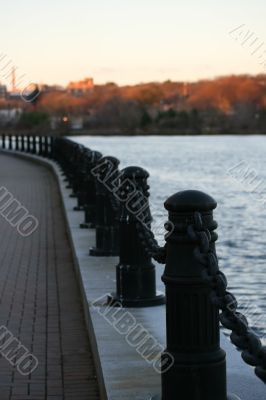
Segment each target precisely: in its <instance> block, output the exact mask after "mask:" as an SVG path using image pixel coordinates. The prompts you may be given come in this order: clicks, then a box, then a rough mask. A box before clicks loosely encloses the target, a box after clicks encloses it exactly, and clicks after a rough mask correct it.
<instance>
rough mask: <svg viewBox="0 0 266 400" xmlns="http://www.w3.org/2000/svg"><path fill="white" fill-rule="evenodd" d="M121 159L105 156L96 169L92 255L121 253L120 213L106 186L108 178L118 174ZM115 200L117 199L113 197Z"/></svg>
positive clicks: (114, 177) (113, 177) (113, 178)
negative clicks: (94, 236) (94, 239)
mask: <svg viewBox="0 0 266 400" xmlns="http://www.w3.org/2000/svg"><path fill="white" fill-rule="evenodd" d="M118 165H119V160H118V159H117V158H115V157H109V156H106V157H103V158H101V159H100V160H99V162H98V166H97V165H96V169H95V174H94V178H95V185H96V220H95V228H96V246H95V247H93V248H91V249H90V255H92V256H116V255H118V254H119V234H118V232H119V229H118V216H119V215H118V214H117V212H116V209H115V205H114V203H113V201H112V197H113V193H112V192H111V191H110V190H109V188H107V187H106V183H107V180H108V179H110V178H111V179H112V180H115V179H116V177H117V176H118ZM113 200H115V199H113Z"/></svg>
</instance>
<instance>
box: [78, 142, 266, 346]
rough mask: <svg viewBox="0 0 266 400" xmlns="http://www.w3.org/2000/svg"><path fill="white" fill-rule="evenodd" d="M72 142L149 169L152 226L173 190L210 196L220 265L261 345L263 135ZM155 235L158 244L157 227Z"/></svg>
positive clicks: (265, 231)
mask: <svg viewBox="0 0 266 400" xmlns="http://www.w3.org/2000/svg"><path fill="white" fill-rule="evenodd" d="M72 139H73V140H75V141H76V142H78V143H82V144H84V145H86V146H88V147H89V148H91V149H93V150H99V151H101V152H102V153H103V154H104V155H112V156H115V157H117V158H119V160H120V161H121V168H123V167H125V166H129V165H138V166H141V167H143V168H145V169H147V170H148V171H149V173H150V179H149V183H150V187H151V189H150V192H151V205H152V206H151V208H152V213H153V216H154V220H155V225H156V227H157V226H158V222H159V224H162V225H163V221H166V220H167V213H166V212H165V210H164V207H163V203H164V201H165V200H166V199H167V197H168V196H170V195H172V194H174V193H175V192H177V191H180V190H186V189H198V190H202V191H204V192H206V193H208V194H210V195H211V196H212V197H214V198H215V200H216V201H217V202H218V207H217V209H216V210H215V219H216V220H217V222H218V234H219V239H218V242H217V254H218V257H219V262H220V268H221V269H222V270H223V271H224V272H225V274H226V275H227V277H228V282H229V290H231V291H232V292H233V293H234V294H235V295H236V296H237V298H238V301H239V306H240V309H242V311H244V313H245V314H246V315H247V316H248V319H249V320H250V323H251V325H252V326H253V327H254V328H255V329H256V331H257V332H258V333H259V335H260V336H261V337H262V338H263V341H264V343H266V316H265V311H266V292H265V283H266V274H265V273H266V137H263V136H215V137H214V136H212V137H210V136H178V137H177V136H149V137H145V136H131V137H101V136H97V137H95V136H92V137H91V136H90V137H89V136H82V137H73V138H72ZM156 232H157V228H156ZM157 239H158V241H159V242H162V233H160V231H158V232H157Z"/></svg>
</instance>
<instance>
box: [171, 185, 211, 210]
mask: <svg viewBox="0 0 266 400" xmlns="http://www.w3.org/2000/svg"><path fill="white" fill-rule="evenodd" d="M164 207H165V208H166V210H168V211H171V212H193V211H211V210H214V209H215V208H216V207H217V203H216V201H215V200H214V199H213V198H212V197H211V196H209V195H208V194H206V193H204V192H201V191H199V190H184V191H182V192H178V193H175V194H174V195H173V196H171V197H169V198H168V199H167V200H166V202H165V203H164Z"/></svg>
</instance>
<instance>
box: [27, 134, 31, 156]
mask: <svg viewBox="0 0 266 400" xmlns="http://www.w3.org/2000/svg"><path fill="white" fill-rule="evenodd" d="M26 151H27V153H30V135H27V150H26Z"/></svg>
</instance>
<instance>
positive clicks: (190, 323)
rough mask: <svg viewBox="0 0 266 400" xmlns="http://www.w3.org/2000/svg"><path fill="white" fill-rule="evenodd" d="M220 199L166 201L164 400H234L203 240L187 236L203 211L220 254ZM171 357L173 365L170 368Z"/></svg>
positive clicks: (186, 195)
mask: <svg viewBox="0 0 266 400" xmlns="http://www.w3.org/2000/svg"><path fill="white" fill-rule="evenodd" d="M216 205H217V204H216V202H215V200H214V199H213V198H212V197H210V196H208V195H207V194H205V193H202V192H199V191H196V190H195V191H194V190H188V191H184V192H179V193H176V194H175V195H173V196H172V197H170V198H169V199H168V200H167V201H166V202H165V208H166V209H167V210H168V212H169V221H171V222H172V223H173V224H174V227H175V229H174V230H173V231H172V232H171V233H170V234H169V236H168V237H167V239H166V241H167V245H166V254H167V255H166V266H165V271H164V274H163V277H162V280H163V282H164V284H165V287H166V330H167V348H166V351H165V353H163V355H162V365H163V366H164V369H165V372H164V373H162V400H176V399H177V398H180V399H182V400H198V399H204V400H214V399H215V400H229V399H234V398H235V397H234V396H233V395H232V396H229V397H228V396H227V392H226V360H225V359H226V357H225V352H224V351H223V350H222V349H221V348H220V330H219V311H218V308H217V307H216V306H215V305H213V304H212V302H211V291H212V287H211V284H210V283H209V281H206V279H204V278H203V270H204V266H203V265H202V263H201V262H200V261H199V258H196V256H195V254H196V251H197V250H198V248H199V243H200V242H199V239H198V238H197V236H196V237H194V239H192V238H191V237H190V236H189V235H188V227H189V225H192V224H193V225H194V224H195V222H194V215H195V212H199V213H200V214H201V217H202V221H203V225H204V227H205V228H206V229H208V230H209V232H210V234H211V248H212V250H213V251H214V252H215V241H216V240H217V234H216V233H215V232H214V230H215V229H216V227H217V224H216V222H215V221H214V220H213V212H212V211H213V209H215V208H216ZM169 353H170V355H171V356H172V357H173V360H174V363H173V365H172V366H170V367H169V369H167V362H168V359H169Z"/></svg>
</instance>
